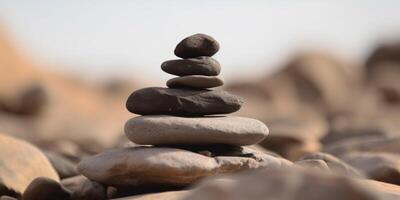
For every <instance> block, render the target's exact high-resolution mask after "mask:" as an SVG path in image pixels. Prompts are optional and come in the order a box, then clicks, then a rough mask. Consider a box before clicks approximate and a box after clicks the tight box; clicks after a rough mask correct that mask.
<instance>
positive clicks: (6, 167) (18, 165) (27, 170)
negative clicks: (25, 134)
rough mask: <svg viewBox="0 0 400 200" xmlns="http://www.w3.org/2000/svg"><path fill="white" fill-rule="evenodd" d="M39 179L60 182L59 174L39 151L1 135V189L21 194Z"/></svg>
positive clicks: (17, 140) (20, 141) (22, 142)
mask: <svg viewBox="0 0 400 200" xmlns="http://www.w3.org/2000/svg"><path fill="white" fill-rule="evenodd" d="M37 177H47V178H50V179H53V180H57V181H58V180H59V177H58V175H57V172H56V171H55V170H54V168H53V166H52V165H51V164H50V162H49V160H48V159H47V158H46V156H45V155H44V154H43V153H42V152H41V151H40V150H39V149H37V148H36V147H34V146H33V145H31V144H29V143H27V142H24V141H22V140H19V139H16V138H13V137H10V136H7V135H5V134H1V133H0V187H1V186H5V187H6V188H8V189H9V190H11V191H15V192H16V193H20V194H21V193H22V192H23V191H24V190H25V189H26V187H27V186H28V185H29V183H30V182H31V181H32V180H33V179H35V178H37Z"/></svg>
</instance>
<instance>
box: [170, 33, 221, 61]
mask: <svg viewBox="0 0 400 200" xmlns="http://www.w3.org/2000/svg"><path fill="white" fill-rule="evenodd" d="M218 50H219V43H218V42H217V41H216V40H215V39H214V38H212V37H211V36H209V35H206V34H202V33H198V34H195V35H192V36H189V37H187V38H185V39H183V40H182V41H181V42H179V44H178V45H177V46H176V48H175V51H174V53H175V55H176V56H178V57H180V58H195V57H199V56H213V55H214V54H215V53H217V52H218Z"/></svg>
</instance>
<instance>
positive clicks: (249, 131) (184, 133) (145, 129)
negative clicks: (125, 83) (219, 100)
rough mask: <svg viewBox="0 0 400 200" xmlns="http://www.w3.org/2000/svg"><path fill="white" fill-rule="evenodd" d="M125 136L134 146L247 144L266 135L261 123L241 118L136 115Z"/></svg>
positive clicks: (264, 126)
mask: <svg viewBox="0 0 400 200" xmlns="http://www.w3.org/2000/svg"><path fill="white" fill-rule="evenodd" d="M125 133H126V136H127V137H128V138H129V139H130V140H131V141H133V142H134V143H137V144H151V145H157V144H232V145H239V146H243V145H251V144H256V143H258V142H259V141H261V140H263V139H264V138H265V137H266V136H267V135H268V128H267V126H266V125H265V124H263V123H262V122H260V121H258V120H255V119H250V118H244V117H234V116H228V117H216V116H215V117H214V116H213V117H196V118H185V117H174V116H167V115H152V116H139V117H135V118H132V119H130V120H129V121H128V122H127V123H126V125H125Z"/></svg>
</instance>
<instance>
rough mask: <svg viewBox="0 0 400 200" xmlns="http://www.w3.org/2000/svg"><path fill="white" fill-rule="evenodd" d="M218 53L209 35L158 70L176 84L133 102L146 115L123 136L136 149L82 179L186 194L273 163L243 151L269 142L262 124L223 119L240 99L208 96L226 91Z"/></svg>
mask: <svg viewBox="0 0 400 200" xmlns="http://www.w3.org/2000/svg"><path fill="white" fill-rule="evenodd" d="M218 50H219V44H218V42H217V41H216V40H215V39H213V38H212V37H210V36H208V35H205V34H195V35H192V36H190V37H187V38H185V39H184V40H182V41H181V42H180V43H179V44H178V45H177V46H176V48H175V55H176V56H178V57H180V58H182V59H176V60H168V61H165V62H164V63H162V65H161V68H162V70H163V71H165V72H167V73H169V74H173V75H177V76H179V77H176V78H172V79H170V80H169V81H168V82H167V86H168V88H162V87H149V88H144V89H140V90H137V91H135V92H133V93H132V94H131V95H130V96H129V98H128V101H127V103H126V106H127V109H128V110H129V111H130V112H132V113H135V114H139V115H142V116H138V117H134V118H132V119H130V120H129V121H128V122H127V123H126V125H125V133H126V136H127V137H128V138H129V140H131V141H132V142H134V143H135V144H137V145H138V146H134V147H128V148H120V149H115V150H111V151H107V152H103V153H100V154H98V155H96V156H93V157H91V158H88V159H86V160H84V161H82V162H81V163H80V164H79V167H78V168H79V170H80V172H81V173H82V174H83V175H85V176H86V177H88V178H89V179H91V180H95V181H98V182H100V183H103V184H105V185H111V186H115V187H124V188H127V187H128V188H129V187H132V188H135V187H152V188H157V187H170V186H172V187H176V186H178V187H181V186H188V185H190V184H192V183H194V182H196V181H198V180H200V179H201V178H204V177H207V176H210V175H216V174H222V173H231V172H236V171H239V170H243V169H251V168H258V167H261V166H264V165H266V163H268V164H271V163H273V162H272V161H271V159H270V156H269V155H268V154H264V153H262V152H259V151H257V150H254V149H253V148H250V147H245V146H248V145H253V144H256V143H258V142H260V141H262V140H263V139H264V138H265V137H266V136H267V135H268V128H267V127H266V126H265V125H264V124H263V123H262V122H260V121H258V120H255V119H250V118H244V117H235V116H225V115H226V114H229V113H233V112H235V111H238V110H239V109H240V108H241V106H242V104H243V100H242V98H240V97H238V96H235V95H233V94H230V93H228V92H226V91H222V90H211V89H208V88H214V87H218V86H222V85H223V81H222V79H220V78H219V77H217V76H218V75H219V74H220V71H221V67H220V64H219V63H218V61H216V60H215V59H213V58H212V57H211V56H213V55H214V54H215V53H217V51H218ZM267 158H268V159H267ZM267 160H268V162H266V161H267ZM272 160H273V159H272ZM276 162H279V161H276Z"/></svg>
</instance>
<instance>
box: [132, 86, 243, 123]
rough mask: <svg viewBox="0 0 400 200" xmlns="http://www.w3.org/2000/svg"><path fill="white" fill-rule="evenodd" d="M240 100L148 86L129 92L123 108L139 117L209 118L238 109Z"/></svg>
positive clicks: (223, 94) (219, 94)
mask: <svg viewBox="0 0 400 200" xmlns="http://www.w3.org/2000/svg"><path fill="white" fill-rule="evenodd" d="M242 104H243V100H242V98H240V97H238V96H235V95H232V94H230V93H228V92H225V91H217V90H189V89H171V88H160V87H150V88H143V89H140V90H137V91H135V92H133V93H132V94H131V95H130V96H129V98H128V101H127V102H126V107H127V109H128V110H129V111H130V112H132V113H136V114H140V115H157V114H166V115H181V116H196V115H212V114H228V113H232V112H235V111H237V110H239V109H240V107H241V106H242Z"/></svg>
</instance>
